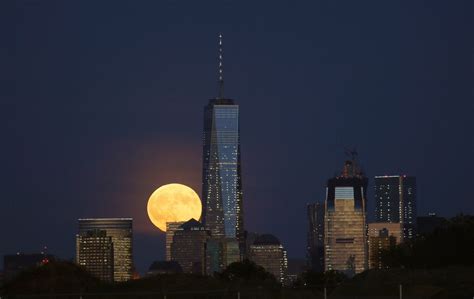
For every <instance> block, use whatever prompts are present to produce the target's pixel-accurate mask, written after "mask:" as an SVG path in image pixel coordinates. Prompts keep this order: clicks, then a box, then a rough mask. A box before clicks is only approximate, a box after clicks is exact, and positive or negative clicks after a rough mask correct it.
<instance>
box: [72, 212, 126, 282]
mask: <svg viewBox="0 0 474 299" xmlns="http://www.w3.org/2000/svg"><path fill="white" fill-rule="evenodd" d="M78 222H79V230H78V234H77V236H76V262H79V259H78V257H81V256H82V251H81V250H82V249H81V247H80V246H79V244H80V243H79V242H80V240H81V237H84V236H86V237H87V236H88V235H90V234H91V232H94V231H104V232H105V236H104V237H111V240H112V247H113V260H114V267H113V271H114V275H113V276H114V281H127V280H130V279H131V278H132V274H133V255H132V243H133V242H132V238H133V231H132V222H133V219H132V218H89V219H79V220H78ZM101 242H102V241H101ZM102 244H103V245H104V246H105V245H106V242H105V239H104V240H103V242H102Z"/></svg>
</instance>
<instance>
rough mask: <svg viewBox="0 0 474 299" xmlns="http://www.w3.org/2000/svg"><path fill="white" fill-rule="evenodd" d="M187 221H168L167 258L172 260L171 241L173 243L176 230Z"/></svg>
mask: <svg viewBox="0 0 474 299" xmlns="http://www.w3.org/2000/svg"><path fill="white" fill-rule="evenodd" d="M184 222H185V221H177V222H166V245H165V246H166V260H167V261H171V243H173V236H174V232H175V231H176V230H177V229H179V227H180V226H181V225H183V224H184Z"/></svg>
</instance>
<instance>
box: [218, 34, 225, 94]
mask: <svg viewBox="0 0 474 299" xmlns="http://www.w3.org/2000/svg"><path fill="white" fill-rule="evenodd" d="M217 54H218V69H217V76H218V81H217V82H218V89H219V90H218V95H217V98H218V99H222V98H224V65H223V56H222V55H223V51H222V34H220V33H219V46H218V53H217Z"/></svg>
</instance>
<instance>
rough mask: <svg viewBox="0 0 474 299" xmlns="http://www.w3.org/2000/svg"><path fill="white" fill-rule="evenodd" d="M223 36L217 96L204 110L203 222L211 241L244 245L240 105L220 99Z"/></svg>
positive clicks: (221, 94) (220, 46) (221, 92)
mask: <svg viewBox="0 0 474 299" xmlns="http://www.w3.org/2000/svg"><path fill="white" fill-rule="evenodd" d="M221 38H222V36H220V39H219V94H218V97H217V98H216V99H212V100H210V101H209V104H208V105H207V106H205V108H204V134H203V174H202V180H203V182H202V201H203V216H202V221H203V224H204V225H205V227H206V229H208V230H209V231H210V232H211V234H212V237H213V238H216V239H220V238H234V239H237V240H239V243H240V244H241V245H243V244H244V230H243V205H242V180H241V166H240V165H241V164H240V128H239V126H240V124H239V106H238V105H237V104H235V102H234V101H233V100H231V99H226V98H224V97H223V85H224V80H223V72H222V39H221Z"/></svg>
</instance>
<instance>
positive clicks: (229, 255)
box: [206, 238, 241, 275]
mask: <svg viewBox="0 0 474 299" xmlns="http://www.w3.org/2000/svg"><path fill="white" fill-rule="evenodd" d="M240 249H241V248H240V244H239V242H238V240H237V239H230V238H223V239H213V238H211V239H208V240H207V242H206V274H207V275H213V274H214V273H216V272H222V271H223V270H225V269H226V268H227V266H229V265H230V264H232V263H235V262H240V261H241V255H240V253H241V250H240Z"/></svg>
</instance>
